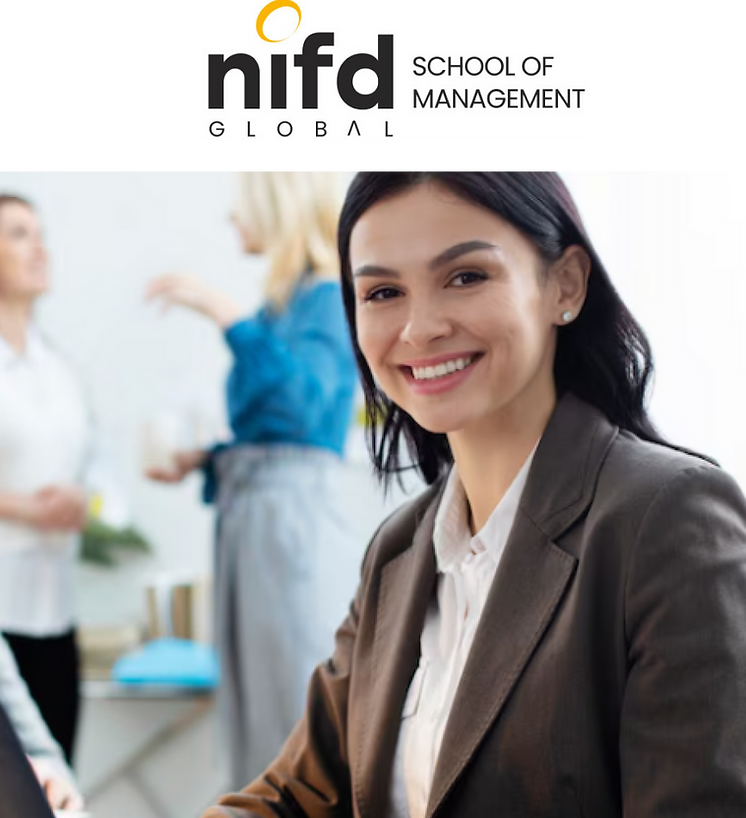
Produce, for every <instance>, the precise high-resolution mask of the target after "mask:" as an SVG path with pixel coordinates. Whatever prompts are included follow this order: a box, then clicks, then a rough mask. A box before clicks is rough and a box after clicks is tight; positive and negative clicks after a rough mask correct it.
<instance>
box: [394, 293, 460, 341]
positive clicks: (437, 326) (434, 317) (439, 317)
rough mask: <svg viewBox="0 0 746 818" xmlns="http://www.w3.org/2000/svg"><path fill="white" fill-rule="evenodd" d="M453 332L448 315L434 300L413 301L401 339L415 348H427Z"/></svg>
mask: <svg viewBox="0 0 746 818" xmlns="http://www.w3.org/2000/svg"><path fill="white" fill-rule="evenodd" d="M451 332H452V326H451V322H450V320H449V318H448V316H447V315H446V314H445V313H444V312H443V310H441V309H440V308H439V307H438V306H437V305H436V304H435V303H433V302H432V301H423V302H421V303H418V304H414V303H412V304H411V306H410V307H409V311H408V314H407V317H406V322H405V324H404V326H403V327H402V331H401V334H400V339H401V341H403V342H404V343H405V344H409V345H410V346H412V347H414V348H425V347H427V346H428V344H430V343H432V342H433V341H436V340H438V339H440V338H447V337H448V336H449V335H450V334H451Z"/></svg>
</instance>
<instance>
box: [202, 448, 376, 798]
mask: <svg viewBox="0 0 746 818" xmlns="http://www.w3.org/2000/svg"><path fill="white" fill-rule="evenodd" d="M344 468H345V467H344V464H343V462H342V461H341V460H340V459H339V458H338V457H337V456H336V455H334V454H333V453H331V452H327V451H325V450H321V449H317V448H310V447H300V446H238V447H234V448H230V449H227V450H225V451H223V452H221V453H220V454H219V455H218V456H217V460H216V472H217V477H218V493H217V512H218V517H217V542H216V549H215V642H216V646H217V649H218V653H219V655H220V660H221V683H220V687H219V690H218V713H219V717H220V723H221V727H222V730H221V732H222V736H223V741H221V744H223V746H226V745H227V747H228V750H229V754H230V764H231V785H232V787H233V788H234V789H239V788H241V787H244V786H245V785H246V784H248V783H249V782H250V781H252V780H253V779H254V778H256V777H257V776H259V775H260V774H261V773H262V772H263V771H264V769H265V768H266V767H267V765H268V764H269V763H270V761H272V759H273V758H274V757H275V756H276V755H277V753H278V752H279V751H280V749H281V747H282V744H283V742H284V741H285V739H286V738H287V736H288V734H289V733H290V731H291V729H292V728H293V725H294V724H295V722H296V721H297V720H298V718H299V717H300V716H301V714H302V712H303V707H304V703H305V696H306V686H307V683H308V680H309V677H310V675H311V673H312V671H313V669H314V668H315V667H316V665H317V664H319V662H321V661H323V660H325V659H326V658H328V657H329V656H331V654H332V652H333V647H334V632H335V630H336V628H337V627H338V626H339V625H340V623H341V622H342V620H343V618H344V617H345V615H346V613H347V611H348V609H349V604H350V602H351V600H352V597H353V596H354V593H355V588H356V585H357V581H358V578H359V567H360V566H359V561H360V556H361V548H360V544H359V543H355V542H354V541H353V537H352V536H351V534H350V527H349V526H348V525H347V524H346V522H345V520H344V517H343V515H342V512H341V508H340V506H341V505H342V504H341V502H340V491H339V487H340V481H341V480H342V479H343V472H344Z"/></svg>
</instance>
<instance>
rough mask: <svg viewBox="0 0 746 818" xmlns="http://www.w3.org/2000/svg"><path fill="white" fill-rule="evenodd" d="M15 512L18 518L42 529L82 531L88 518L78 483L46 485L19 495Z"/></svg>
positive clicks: (84, 500) (86, 506)
mask: <svg viewBox="0 0 746 818" xmlns="http://www.w3.org/2000/svg"><path fill="white" fill-rule="evenodd" d="M15 516H16V520H17V522H21V523H25V524H26V525H30V526H32V527H33V528H38V529H41V530H42V531H81V530H82V529H83V528H84V527H85V524H86V520H87V519H88V502H87V499H86V496H85V493H84V492H83V491H82V490H81V489H79V488H78V487H77V486H45V487H44V488H42V489H39V491H37V492H35V493H34V494H29V495H25V496H21V497H19V499H18V502H17V506H16V515H15Z"/></svg>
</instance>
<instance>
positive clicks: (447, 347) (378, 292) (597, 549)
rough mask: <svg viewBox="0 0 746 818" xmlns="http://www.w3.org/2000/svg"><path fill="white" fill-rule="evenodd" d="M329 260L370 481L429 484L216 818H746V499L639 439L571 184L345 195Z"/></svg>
mask: <svg viewBox="0 0 746 818" xmlns="http://www.w3.org/2000/svg"><path fill="white" fill-rule="evenodd" d="M339 246H340V254H341V262H342V275H343V295H344V299H345V306H346V310H347V317H348V322H349V324H350V327H351V332H352V338H353V345H354V348H355V352H356V355H357V359H358V364H359V368H360V371H361V374H362V377H363V383H364V388H365V393H366V401H367V407H368V415H369V419H370V421H371V424H372V431H371V437H370V440H369V442H370V445H371V453H372V456H373V462H374V466H375V468H376V470H377V471H378V474H379V476H380V477H381V478H382V479H384V480H386V479H389V478H390V477H391V476H392V475H393V474H395V473H396V472H397V470H398V469H399V468H401V465H400V461H399V450H400V447H401V444H402V443H405V444H406V445H407V447H408V449H409V453H410V456H411V459H412V462H413V464H414V467H415V468H416V469H417V470H419V472H420V473H421V474H422V476H423V477H424V478H425V479H426V481H427V482H428V483H431V484H432V485H431V486H430V488H429V489H428V490H427V491H426V492H425V493H424V494H423V495H422V496H421V497H419V498H417V499H415V500H414V501H412V502H411V503H409V504H408V505H407V506H405V507H403V508H402V509H400V510H399V511H398V512H397V513H395V514H394V515H393V516H392V517H391V518H390V519H389V520H388V521H386V522H385V523H384V524H383V525H382V526H381V528H380V529H379V531H378V532H377V534H376V535H375V537H374V539H373V541H372V543H371V545H370V547H369V550H368V553H367V555H366V558H365V561H364V564H363V570H362V579H361V583H360V586H359V589H358V593H357V596H356V598H355V600H354V603H353V605H352V607H351V610H350V614H349V616H348V618H347V619H346V620H345V622H344V623H343V625H342V627H341V628H340V629H339V631H338V632H337V643H336V651H335V654H334V656H333V657H332V658H331V659H330V660H329V661H328V662H326V663H324V664H323V665H321V666H319V667H318V668H317V670H316V671H315V673H314V675H313V676H312V679H311V683H310V688H309V695H308V700H307V706H306V713H305V715H304V717H303V719H302V720H301V721H300V722H299V724H298V725H297V726H296V728H295V730H294V732H293V733H292V734H291V737H290V739H289V740H288V742H287V744H286V745H285V748H284V750H283V752H282V753H281V754H280V756H279V757H278V758H277V759H276V760H275V761H274V762H273V763H272V765H270V767H269V768H268V769H267V771H266V772H265V773H264V775H263V776H262V777H260V778H259V779H257V780H256V781H254V782H253V783H252V784H250V785H249V786H247V787H246V788H245V789H244V790H243V791H242V792H241V793H237V794H235V795H230V796H226V797H225V798H224V799H223V800H222V801H221V804H222V805H223V806H225V807H227V808H229V809H228V810H224V809H223V807H217V808H215V809H214V810H211V811H209V812H208V816H210V818H217V816H225V815H231V816H232V815H236V814H242V815H243V814H247V813H248V814H249V815H261V816H267V817H268V818H269V816H274V815H278V814H285V813H286V812H287V813H288V814H291V813H292V814H293V815H304V816H309V818H321V817H322V816H328V815H330V814H331V812H332V811H330V809H329V805H330V804H331V805H334V811H333V814H335V815H340V816H379V815H381V816H386V818H405V817H406V818H425V816H430V815H433V814H434V813H435V812H436V811H437V813H438V815H439V816H443V818H451V816H453V818H456V816H459V817H460V816H464V815H467V816H468V815H492V814H497V813H498V812H499V813H500V814H505V815H513V816H521V818H577V816H579V815H587V816H594V818H619V817H620V816H622V815H630V816H635V818H662V816H664V815H676V816H677V818H695V817H696V818H699V816H703V815H707V816H715V815H717V816H726V817H727V818H731V816H732V818H735V816H740V815H743V814H746V767H745V766H744V764H743V759H744V758H746V501H744V497H743V495H742V494H741V492H740V490H739V489H738V487H737V486H736V484H735V483H734V481H733V480H732V478H730V477H729V476H728V475H726V474H725V473H724V472H722V471H721V470H720V469H719V468H718V467H717V466H716V465H714V464H713V463H712V462H711V461H709V460H708V459H707V458H704V457H702V456H699V455H694V454H692V453H689V452H685V451H683V450H681V449H678V448H677V447H674V446H673V445H671V444H668V443H666V442H665V441H664V440H663V439H662V438H661V436H660V435H659V434H658V432H657V431H656V430H655V428H654V427H653V425H652V423H651V422H650V419H649V418H648V415H647V410H646V403H645V395H646V387H647V385H648V382H649V379H650V376H651V374H652V357H651V353H650V348H649V345H648V342H647V340H646V338H645V335H644V333H643V331H642V329H641V327H640V326H639V324H638V323H637V322H636V321H635V319H634V318H633V317H632V315H631V314H630V313H629V311H628V310H627V308H626V307H625V305H624V303H623V302H622V300H621V299H620V297H619V295H618V294H617V292H616V291H615V289H614V287H613V285H612V284H611V281H610V279H609V276H608V274H607V272H606V270H605V268H604V267H603V265H602V263H601V261H600V259H599V258H598V255H597V254H596V252H595V250H594V248H593V245H592V244H591V242H590V239H589V238H588V236H587V234H586V231H585V228H584V227H583V224H582V222H581V220H580V217H579V215H578V212H577V210H576V208H575V205H574V203H573V201H572V199H571V198H570V194H569V193H568V191H567V189H566V188H565V186H564V184H563V182H562V181H561V179H560V178H559V177H558V176H557V175H556V174H551V173H365V174H359V175H358V176H357V177H356V178H355V180H354V181H353V183H352V186H351V188H350V190H349V192H348V195H347V200H346V203H345V207H344V209H343V212H342V216H341V219H340V231H339ZM236 808H239V812H235V811H233V810H234V809H236ZM241 809H243V810H246V811H247V813H244V812H241V811H240V810H241Z"/></svg>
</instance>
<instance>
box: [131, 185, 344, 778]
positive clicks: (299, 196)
mask: <svg viewBox="0 0 746 818" xmlns="http://www.w3.org/2000/svg"><path fill="white" fill-rule="evenodd" d="M339 195H340V194H339V193H338V190H337V179H336V178H335V176H334V175H333V174H324V173H246V174H243V175H242V176H241V178H240V195H239V199H238V203H237V206H236V209H235V213H234V221H235V224H236V226H237V228H238V231H239V234H240V237H241V242H242V246H243V249H244V251H245V252H247V253H250V254H263V255H265V256H267V258H268V260H269V268H270V269H269V275H268V278H267V284H266V292H265V296H266V301H265V304H264V306H263V307H262V308H261V309H260V310H259V312H258V313H257V314H256V315H254V316H252V317H249V318H247V317H244V316H243V314H242V310H241V308H240V307H239V306H238V305H236V304H235V303H233V302H232V301H231V300H230V299H228V298H226V296H224V295H223V294H222V293H220V292H217V291H216V290H214V289H213V288H212V287H210V286H208V285H207V284H205V283H204V282H202V281H200V280H198V279H196V278H194V277H191V276H185V275H169V276H164V277H162V278H159V279H157V280H155V281H153V282H152V283H151V284H150V286H149V288H148V292H147V296H148V297H149V298H151V299H156V300H159V301H161V302H163V303H164V304H167V305H180V306H184V307H187V308H189V309H192V310H194V311H196V312H198V313H201V314H202V315H204V316H206V317H207V318H208V319H210V320H211V321H213V322H214V323H215V324H216V326H217V327H218V328H219V329H220V330H221V331H222V332H223V334H224V337H225V340H226V343H227V344H228V347H229V349H230V351H231V353H232V355H233V366H232V369H231V372H230V375H229V378H228V382H227V388H226V399H227V409H228V417H229V421H230V425H231V430H232V434H233V440H232V441H231V442H230V443H228V444H227V445H225V444H221V445H219V446H215V447H214V448H212V449H210V450H208V451H196V452H182V453H180V454H179V455H177V457H176V458H175V464H174V467H173V469H171V470H168V471H163V470H157V471H151V472H149V475H150V476H151V477H152V478H154V479H157V480H161V481H165V482H173V481H178V480H181V479H182V478H183V477H184V476H185V475H186V474H188V473H189V472H190V471H192V470H194V469H198V468H201V469H203V470H204V473H205V478H206V480H205V492H204V495H205V499H206V500H207V501H214V502H215V504H216V508H217V543H216V560H215V597H216V600H217V604H216V617H217V619H216V642H217V645H218V650H219V653H220V656H221V666H222V682H221V686H220V691H219V706H220V710H221V713H222V716H223V720H224V724H225V725H226V726H227V729H228V734H229V736H230V750H231V761H232V777H233V782H232V783H233V784H234V786H235V787H240V786H243V785H244V784H245V783H246V781H247V780H251V779H252V778H254V777H255V776H256V775H258V774H259V773H260V772H261V771H262V770H263V769H264V768H265V767H266V765H267V763H268V762H269V761H270V760H271V759H272V758H273V757H274V756H275V755H276V754H277V752H278V751H279V750H280V748H281V746H282V743H283V742H284V740H285V738H286V736H287V735H288V734H289V733H290V730H291V728H292V726H293V724H294V723H295V721H296V719H297V718H298V717H299V716H300V714H301V713H302V710H303V705H304V700H305V681H306V679H307V677H308V675H309V673H310V672H311V670H312V669H313V667H314V666H315V664H316V663H317V662H318V661H320V660H321V659H322V658H323V657H324V656H325V655H328V653H329V651H330V649H331V647H332V645H333V633H334V627H335V623H336V621H337V620H338V618H339V615H340V613H341V612H342V611H343V610H344V609H346V606H347V604H348V602H349V599H350V598H351V597H352V594H353V592H354V584H355V578H354V577H353V576H351V575H348V574H351V572H346V571H344V569H343V566H344V565H351V564H354V563H355V562H356V560H355V559H350V557H351V555H350V554H349V546H350V538H349V537H347V536H346V533H345V526H344V523H343V520H342V519H341V518H340V511H339V508H338V504H339V498H338V495H337V492H336V489H335V484H336V482H337V479H338V477H339V474H340V467H341V457H340V456H341V454H342V450H343V447H344V442H345V437H346V434H347V430H348V427H349V424H350V421H351V416H352V407H353V399H354V392H355V388H356V374H355V373H356V370H355V362H354V356H353V352H352V347H351V344H350V341H349V334H348V330H347V327H346V324H345V317H344V309H343V305H342V298H341V291H340V282H339V272H338V261H337V253H336V228H337V217H338V213H339V208H340V204H341V199H340V198H339Z"/></svg>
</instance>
